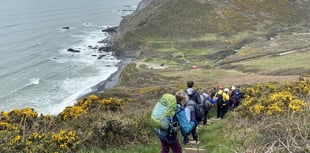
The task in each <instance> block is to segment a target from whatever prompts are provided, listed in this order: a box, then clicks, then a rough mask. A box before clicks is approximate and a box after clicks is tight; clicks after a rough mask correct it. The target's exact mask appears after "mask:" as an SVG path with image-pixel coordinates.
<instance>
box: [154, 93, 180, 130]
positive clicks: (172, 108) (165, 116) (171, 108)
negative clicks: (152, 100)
mask: <svg viewBox="0 0 310 153" xmlns="http://www.w3.org/2000/svg"><path fill="white" fill-rule="evenodd" d="M176 109H177V103H176V98H175V96H174V95H171V94H165V95H163V96H162V97H161V98H160V100H159V101H158V102H157V103H156V105H155V106H154V108H153V111H152V115H151V119H152V124H153V126H154V127H155V128H159V129H163V130H168V128H169V124H170V121H171V120H172V119H173V117H174V115H175V112H176Z"/></svg>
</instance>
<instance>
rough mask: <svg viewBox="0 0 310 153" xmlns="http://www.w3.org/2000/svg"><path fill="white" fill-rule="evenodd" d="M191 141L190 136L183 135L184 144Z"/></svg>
mask: <svg viewBox="0 0 310 153" xmlns="http://www.w3.org/2000/svg"><path fill="white" fill-rule="evenodd" d="M188 143H189V138H188V136H185V137H183V144H184V145H187V144H188Z"/></svg>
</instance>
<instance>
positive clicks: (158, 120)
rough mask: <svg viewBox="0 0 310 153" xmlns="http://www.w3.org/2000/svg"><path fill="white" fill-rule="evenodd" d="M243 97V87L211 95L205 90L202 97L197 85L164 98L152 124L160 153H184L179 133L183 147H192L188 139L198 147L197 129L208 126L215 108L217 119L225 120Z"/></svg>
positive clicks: (221, 88) (221, 89)
mask: <svg viewBox="0 0 310 153" xmlns="http://www.w3.org/2000/svg"><path fill="white" fill-rule="evenodd" d="M242 98H243V93H242V92H241V90H240V86H236V87H235V86H232V87H231V90H230V89H229V88H225V87H224V86H222V85H219V86H218V87H215V88H213V89H212V91H211V92H210V94H208V92H207V90H206V89H203V90H202V91H201V93H199V92H198V91H196V90H195V89H194V81H188V82H187V89H186V90H185V91H178V92H177V93H176V94H175V95H172V94H165V95H163V96H162V97H161V98H160V100H159V101H158V102H157V104H156V105H155V107H154V109H153V112H152V116H151V118H152V121H153V122H154V125H155V129H154V131H155V133H156V135H157V136H158V138H159V139H160V142H161V153H169V151H170V149H171V150H172V151H173V152H174V153H181V152H182V147H181V145H180V143H179V141H178V139H177V131H178V129H180V131H181V134H182V136H183V144H184V145H186V144H188V143H189V136H190V135H192V137H193V140H194V141H196V143H198V134H197V130H196V129H197V126H198V124H200V123H202V124H203V125H207V124H209V123H208V113H209V111H210V110H211V109H212V108H216V109H217V119H218V120H220V119H223V118H224V116H225V114H226V113H227V112H228V111H232V110H234V109H235V108H237V107H238V106H239V105H240V100H241V99H242Z"/></svg>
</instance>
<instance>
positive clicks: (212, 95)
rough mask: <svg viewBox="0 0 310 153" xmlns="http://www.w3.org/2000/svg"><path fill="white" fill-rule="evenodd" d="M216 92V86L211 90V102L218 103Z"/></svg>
mask: <svg viewBox="0 0 310 153" xmlns="http://www.w3.org/2000/svg"><path fill="white" fill-rule="evenodd" d="M216 92H217V89H216V87H214V88H213V89H212V90H211V92H210V95H209V100H210V102H211V104H216V99H215V98H214V97H215V94H216Z"/></svg>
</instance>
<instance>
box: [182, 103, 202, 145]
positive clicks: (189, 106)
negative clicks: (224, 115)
mask: <svg viewBox="0 0 310 153" xmlns="http://www.w3.org/2000/svg"><path fill="white" fill-rule="evenodd" d="M197 109H198V104H197V103H196V102H195V101H193V100H189V101H188V102H187V103H186V104H185V109H184V110H185V115H186V118H187V121H188V122H189V121H192V120H194V121H196V122H197V123H199V122H198V121H197V114H196V112H197V111H198V110H197ZM196 128H197V126H195V127H194V128H193V129H192V131H191V132H190V133H191V134H192V136H193V139H194V140H195V141H196V143H197V142H198V136H197V132H196ZM188 143H189V134H187V135H185V134H183V144H185V145H186V144H188Z"/></svg>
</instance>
